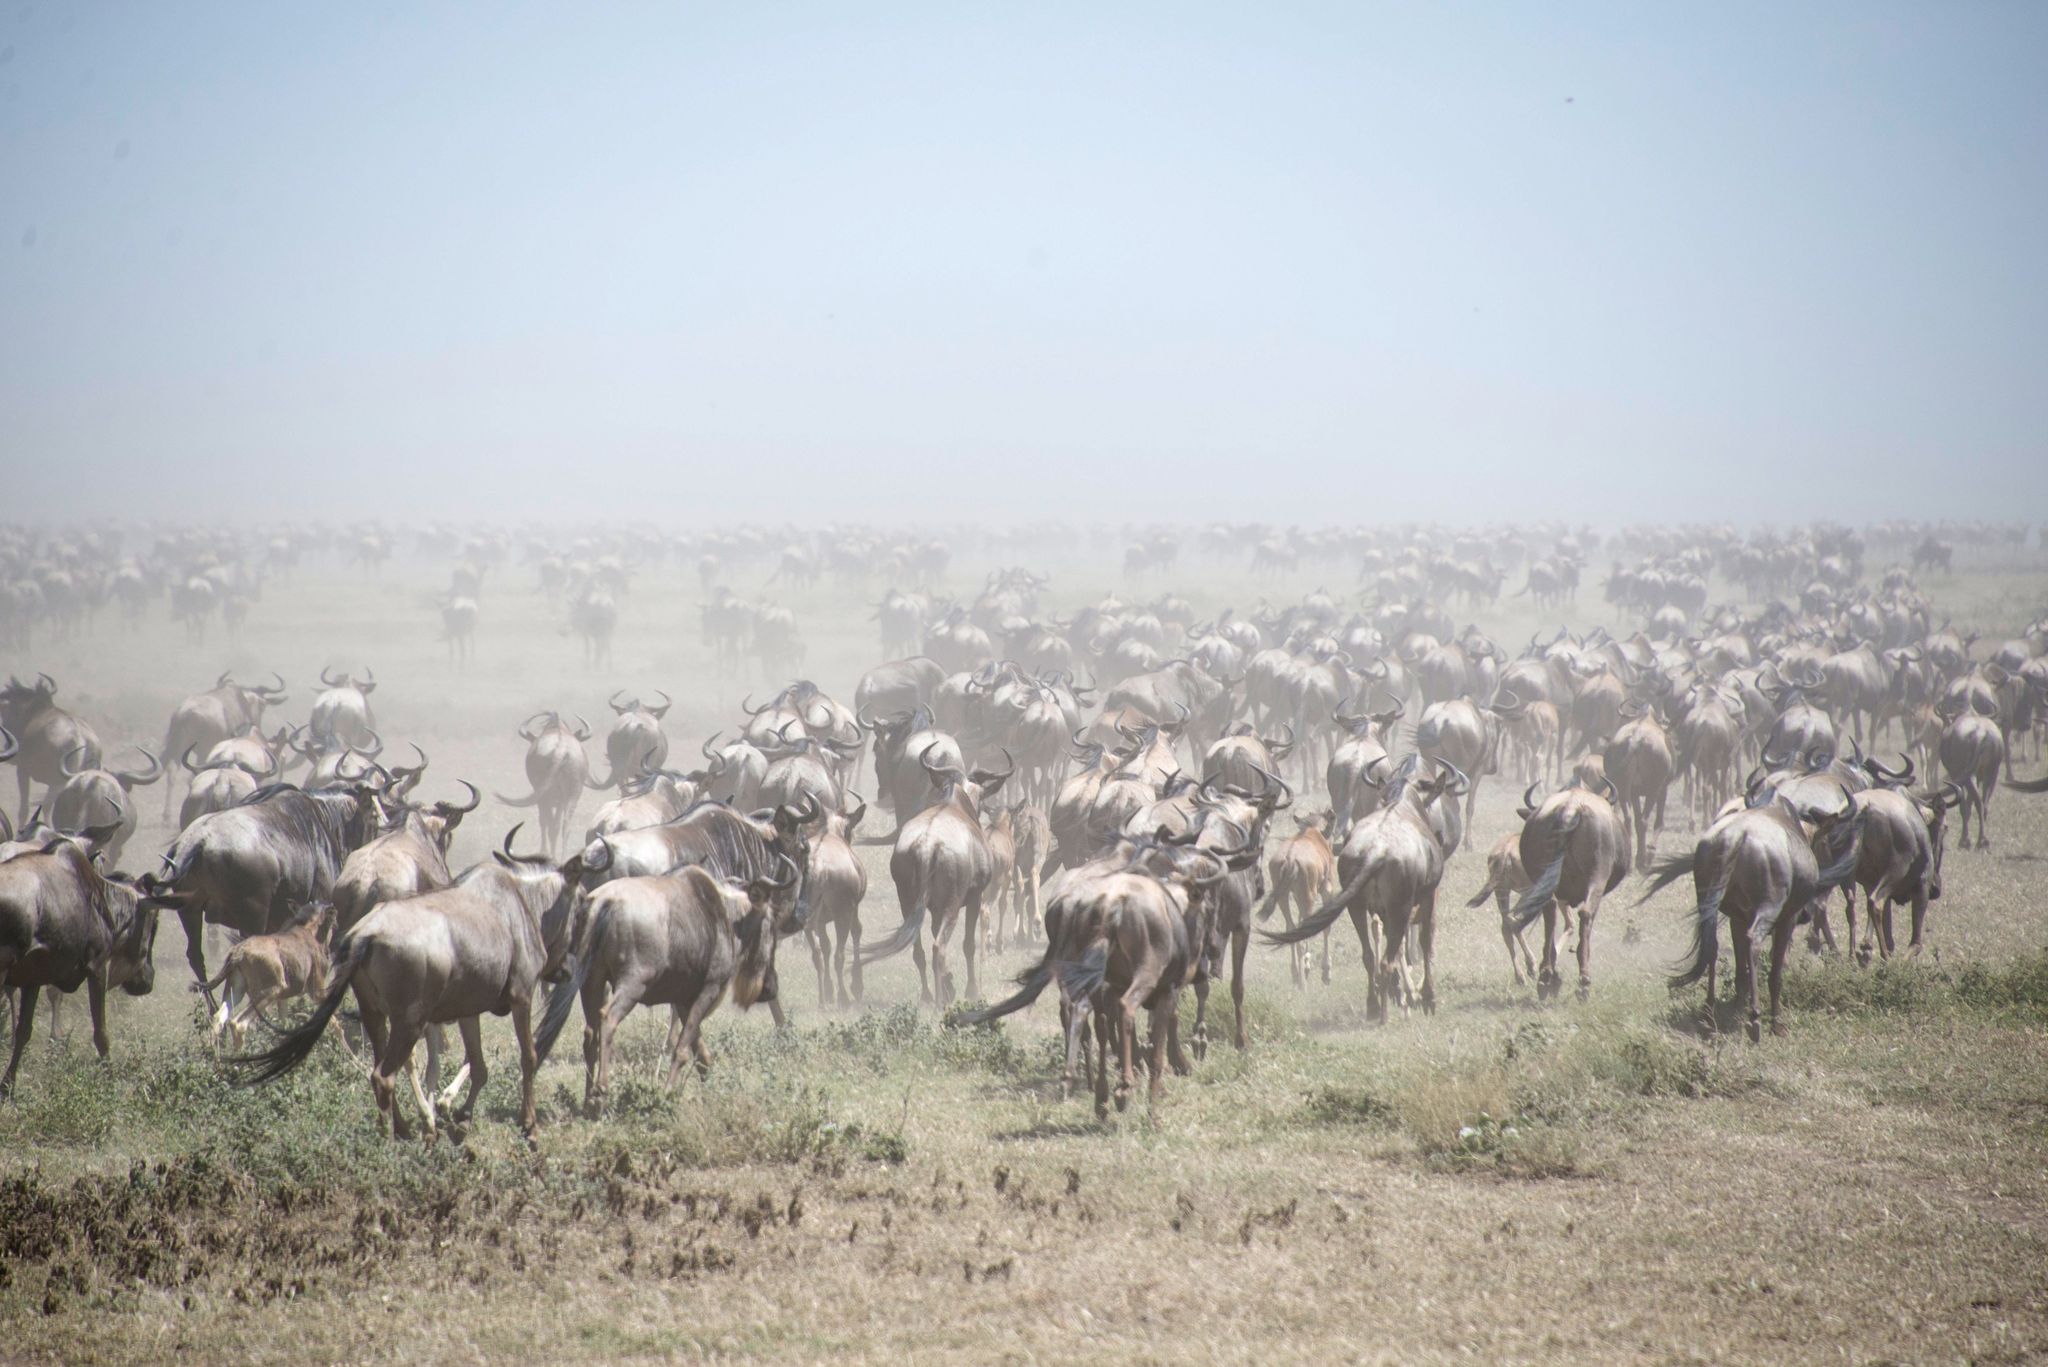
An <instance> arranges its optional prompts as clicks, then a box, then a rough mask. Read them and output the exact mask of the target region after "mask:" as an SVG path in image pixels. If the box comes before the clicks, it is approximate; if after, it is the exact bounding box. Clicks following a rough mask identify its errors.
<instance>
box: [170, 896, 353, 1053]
mask: <svg viewBox="0 0 2048 1367" xmlns="http://www.w3.org/2000/svg"><path fill="white" fill-rule="evenodd" d="M333 924H334V904H333V903H332V902H315V903H313V904H312V905H311V906H309V907H306V908H304V909H303V910H301V911H300V913H299V915H298V918H297V919H296V920H294V921H293V922H292V923H291V924H290V925H289V926H286V927H285V928H284V929H283V930H281V931H278V932H277V933H276V934H275V935H251V936H249V937H248V938H247V939H244V940H238V941H236V942H235V944H234V945H232V946H231V947H230V948H229V949H228V952H227V957H226V958H225V959H224V960H223V961H222V962H221V966H220V972H219V973H216V974H215V975H214V976H213V979H212V980H211V981H210V982H208V983H206V984H205V985H204V988H203V989H202V988H201V987H198V986H195V987H194V988H193V989H192V990H193V991H195V992H198V991H201V990H206V991H211V990H212V989H213V988H216V987H218V988H220V990H221V992H220V1007H219V1009H218V1010H216V1011H215V1012H214V1015H213V1043H214V1047H215V1048H220V1047H222V1046H223V1045H225V1046H226V1047H227V1048H228V1049H230V1050H233V1051H237V1052H239V1051H240V1049H241V1047H242V1040H243V1037H244V1036H245V1035H246V1034H247V1033H248V1028H249V1022H250V1021H251V1020H261V1021H263V1023H264V1024H266V1025H271V1022H270V1020H269V1018H268V1017H267V1016H266V1015H265V1014H264V1013H265V1012H267V1011H269V1010H271V1009H272V1008H274V1007H276V1006H277V1005H278V1004H279V1003H280V1002H285V1001H289V1000H291V999H292V998H293V997H324V996H326V995H327V974H328V968H329V959H328V955H327V934H328V930H329V929H330V927H332V926H333ZM272 1028H273V1029H275V1028H276V1027H275V1026H274V1025H272Z"/></svg>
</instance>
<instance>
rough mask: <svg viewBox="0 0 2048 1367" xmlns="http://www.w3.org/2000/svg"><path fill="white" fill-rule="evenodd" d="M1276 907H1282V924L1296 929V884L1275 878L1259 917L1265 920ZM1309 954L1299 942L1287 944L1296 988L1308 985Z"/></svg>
mask: <svg viewBox="0 0 2048 1367" xmlns="http://www.w3.org/2000/svg"><path fill="white" fill-rule="evenodd" d="M1275 907H1278V908H1279V909H1280V922H1281V924H1282V925H1284V926H1286V927H1287V929H1289V930H1292V929H1294V885H1293V884H1292V883H1291V882H1289V881H1285V880H1284V879H1282V878H1276V879H1274V880H1273V891H1272V892H1271V893H1270V894H1269V895H1268V896H1267V898H1266V905H1265V907H1264V909H1263V910H1261V911H1260V913H1259V919H1260V920H1261V921H1263V920H1265V919H1266V918H1267V917H1269V916H1271V915H1272V914H1273V909H1274V908H1275ZM1307 956H1308V951H1307V950H1305V949H1303V948H1302V947H1301V946H1300V945H1299V944H1292V945H1289V946H1287V966H1288V968H1289V969H1290V970H1292V972H1293V974H1294V986H1295V987H1296V989H1300V988H1303V987H1306V986H1308V971H1307V968H1306V962H1307Z"/></svg>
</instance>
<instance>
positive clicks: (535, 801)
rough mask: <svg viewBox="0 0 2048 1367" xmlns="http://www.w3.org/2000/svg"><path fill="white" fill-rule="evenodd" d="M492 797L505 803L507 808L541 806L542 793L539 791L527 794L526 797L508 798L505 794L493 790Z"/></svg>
mask: <svg viewBox="0 0 2048 1367" xmlns="http://www.w3.org/2000/svg"><path fill="white" fill-rule="evenodd" d="M492 796H494V797H496V798H497V799H498V801H500V802H502V803H504V804H505V805H506V806H507V807H538V806H540V793H539V791H538V790H536V791H534V792H532V793H529V794H527V795H526V796H525V797H507V796H506V795H505V794H503V793H501V792H498V791H497V790H496V789H492Z"/></svg>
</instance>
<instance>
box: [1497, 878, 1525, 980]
mask: <svg viewBox="0 0 2048 1367" xmlns="http://www.w3.org/2000/svg"><path fill="white" fill-rule="evenodd" d="M1493 900H1494V902H1495V904H1496V905H1498V906H1499V907H1500V942H1501V944H1502V945H1503V946H1504V947H1505V948H1506V949H1507V952H1508V972H1510V973H1512V974H1514V975H1515V986H1516V987H1520V986H1521V985H1522V966H1521V964H1519V963H1517V962H1515V947H1516V946H1517V945H1521V949H1522V957H1523V958H1524V959H1527V958H1528V957H1529V947H1528V946H1527V945H1525V944H1522V937H1521V935H1520V934H1519V933H1518V932H1517V931H1516V930H1515V927H1514V923H1513V922H1512V921H1510V920H1508V890H1507V885H1506V884H1502V885H1501V886H1500V887H1497V888H1495V889H1494V890H1493ZM1534 971H1535V965H1533V964H1532V965H1530V972H1532V973H1533V972H1534Z"/></svg>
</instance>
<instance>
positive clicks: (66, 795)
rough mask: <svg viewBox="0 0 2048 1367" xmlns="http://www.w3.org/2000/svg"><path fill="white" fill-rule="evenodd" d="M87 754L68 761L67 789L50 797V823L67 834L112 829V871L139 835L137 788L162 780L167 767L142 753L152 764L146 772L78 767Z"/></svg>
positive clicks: (109, 845)
mask: <svg viewBox="0 0 2048 1367" xmlns="http://www.w3.org/2000/svg"><path fill="white" fill-rule="evenodd" d="M136 748H137V749H138V750H141V749H142V747H140V746H137V747H136ZM84 753H85V752H84V751H83V750H74V751H72V753H71V754H70V755H67V756H66V757H65V758H64V761H63V766H64V786H63V787H61V788H59V789H58V790H57V791H56V793H55V794H54V795H52V797H51V798H50V824H51V825H53V826H55V827H57V828H58V829H59V830H64V831H83V830H88V829H92V828H96V827H112V828H113V834H112V835H110V836H109V837H108V838H107V841H106V846H105V848H106V862H107V866H108V867H109V868H111V867H113V866H114V865H116V864H118V863H120V862H121V850H122V847H123V846H125V845H126V844H127V843H128V839H129V837H130V836H132V835H134V834H135V825H136V821H137V813H136V810H135V802H134V799H133V793H134V791H135V789H137V788H145V787H148V786H149V785H150V784H152V783H154V782H156V781H157V780H158V779H160V778H162V777H163V774H164V766H163V762H162V761H161V760H159V759H158V758H157V757H156V756H155V755H152V754H150V753H149V751H147V750H142V757H143V758H144V759H146V760H148V761H149V767H147V768H145V769H104V768H90V769H81V768H74V767H73V761H74V760H76V759H78V758H81V757H82V756H83V755H84Z"/></svg>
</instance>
